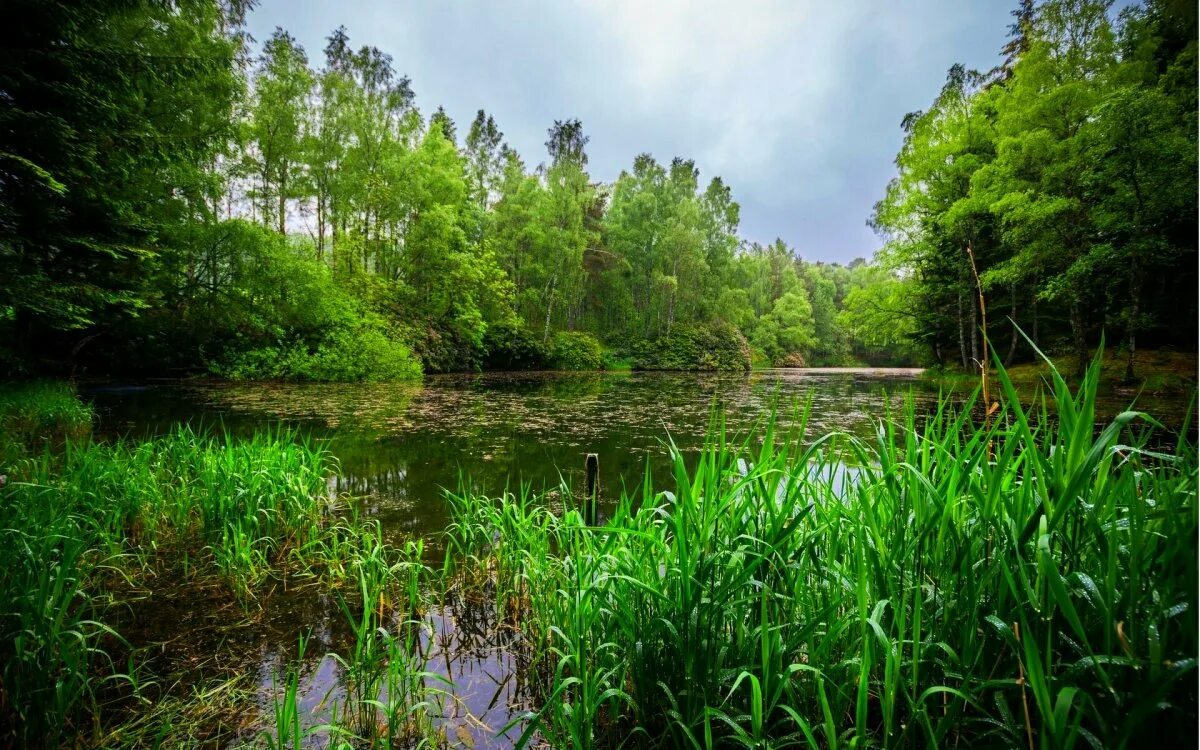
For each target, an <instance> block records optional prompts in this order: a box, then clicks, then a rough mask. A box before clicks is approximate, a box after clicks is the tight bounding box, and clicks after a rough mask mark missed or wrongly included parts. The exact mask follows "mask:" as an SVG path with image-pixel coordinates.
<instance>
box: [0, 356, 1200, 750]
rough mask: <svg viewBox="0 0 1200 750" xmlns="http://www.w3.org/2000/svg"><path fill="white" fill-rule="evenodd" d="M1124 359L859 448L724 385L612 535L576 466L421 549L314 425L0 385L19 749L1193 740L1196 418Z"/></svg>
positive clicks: (5, 552) (942, 405)
mask: <svg viewBox="0 0 1200 750" xmlns="http://www.w3.org/2000/svg"><path fill="white" fill-rule="evenodd" d="M1099 365H1100V362H1099V360H1097V361H1096V362H1094V363H1093V365H1092V368H1091V369H1090V370H1089V371H1088V374H1087V376H1086V377H1084V378H1083V380H1082V381H1081V382H1080V383H1079V384H1078V387H1077V388H1075V389H1074V390H1072V389H1071V387H1070V386H1068V384H1067V383H1066V382H1065V381H1064V380H1063V379H1062V378H1061V377H1060V376H1059V375H1058V374H1057V372H1055V371H1054V370H1053V369H1052V368H1051V370H1050V374H1049V377H1050V384H1051V390H1052V393H1051V394H1050V396H1052V398H1050V399H1047V398H1042V399H1038V400H1036V401H1034V402H1033V403H1030V402H1029V401H1028V400H1027V399H1026V400H1025V402H1024V403H1023V402H1022V399H1021V398H1019V397H1018V394H1017V392H1016V391H1015V390H1014V388H1013V386H1012V384H1011V381H1010V380H1009V379H1008V378H1007V376H1006V374H1005V373H1004V370H1003V369H1002V368H1000V369H999V370H998V372H997V381H996V382H995V383H994V384H993V385H992V394H993V396H994V397H995V406H992V405H990V404H984V403H981V402H980V400H979V394H978V392H977V393H976V394H975V395H973V396H971V397H969V398H967V399H965V400H962V399H958V398H951V397H936V396H931V397H927V398H925V399H917V398H914V397H913V396H912V395H908V396H905V397H902V398H900V399H899V400H894V399H893V400H886V399H885V400H882V401H881V402H880V403H881V404H882V406H881V408H880V409H879V410H878V412H877V413H876V414H875V415H873V416H872V417H871V419H870V429H866V430H850V429H826V428H824V426H823V423H822V422H821V421H820V417H819V415H818V414H816V413H815V412H814V409H813V402H812V401H809V402H807V403H805V402H801V403H796V404H778V403H777V404H776V406H775V407H774V408H773V409H768V410H767V411H766V413H764V414H762V415H761V418H759V419H757V420H756V421H753V422H752V423H751V424H750V426H748V427H746V426H744V425H742V423H738V424H737V425H736V426H735V425H734V424H733V423H728V422H727V421H726V415H727V411H726V410H725V409H723V408H722V405H721V404H720V403H718V401H719V399H716V398H714V399H712V400H711V401H710V402H709V405H708V408H707V412H706V414H705V417H704V420H705V424H706V425H707V427H706V428H704V429H703V430H702V435H701V436H700V437H699V438H698V439H697V440H695V441H691V442H686V444H684V445H682V446H681V444H679V443H677V442H676V441H675V440H674V438H673V437H672V436H671V434H670V433H671V431H670V429H666V430H664V431H663V433H662V438H663V442H662V444H661V445H662V447H663V452H664V459H663V462H662V463H661V464H657V465H655V466H653V467H652V466H651V465H650V463H646V465H645V466H646V468H645V470H644V472H643V473H642V474H641V476H640V478H638V479H635V480H633V481H625V482H623V484H624V486H623V488H622V489H620V490H619V491H617V490H613V489H611V488H609V489H606V493H607V496H606V498H605V500H606V501H605V503H604V505H603V513H602V516H601V518H600V519H599V521H598V522H597V523H594V524H589V523H588V522H587V520H588V518H587V514H585V513H584V512H583V510H584V504H583V498H582V497H581V493H580V491H579V490H580V487H579V483H577V482H576V483H574V484H575V485H576V486H575V487H574V490H573V489H572V487H571V486H569V485H570V484H572V483H573V482H570V481H567V482H564V483H563V485H562V486H558V487H553V486H551V487H549V488H547V489H545V490H540V489H536V488H534V487H533V486H532V485H530V484H528V483H521V484H518V485H516V486H511V487H509V488H508V489H507V491H505V490H504V489H499V490H498V489H496V488H494V487H489V486H486V485H483V484H480V483H478V482H473V481H472V480H471V479H470V478H468V477H466V476H462V477H456V476H446V477H444V479H443V483H444V484H445V486H446V487H447V488H448V489H447V490H446V491H445V492H443V493H441V496H440V497H438V498H435V499H431V500H430V502H437V503H439V504H440V507H441V511H440V512H441V513H442V514H443V515H442V516H441V518H442V519H443V520H442V521H441V522H440V524H441V528H439V529H438V530H436V531H431V530H429V529H421V530H419V531H418V532H416V533H403V532H401V533H397V532H396V530H395V529H389V528H385V525H384V524H383V523H381V521H380V519H379V518H378V517H376V516H375V515H373V514H372V512H371V509H370V508H369V507H364V506H363V504H362V503H360V502H358V501H357V500H356V498H354V497H350V496H348V495H347V493H346V492H344V491H343V489H344V488H343V486H342V485H341V484H339V481H338V479H337V477H338V476H339V474H340V471H341V469H340V467H339V465H338V461H337V459H336V458H335V457H334V456H333V454H332V453H331V452H330V450H329V449H328V445H327V444H326V443H324V442H322V441H321V440H318V439H315V438H314V437H313V436H312V435H311V434H309V433H308V432H306V431H304V430H302V429H297V428H295V427H286V426H274V427H263V428H260V429H256V430H253V431H249V432H246V431H238V430H234V429H227V430H223V429H221V428H203V427H195V426H188V425H183V424H174V425H171V426H167V427H164V428H162V429H160V430H157V432H156V434H154V435H153V436H149V437H146V438H144V439H129V438H123V439H120V438H119V439H108V438H105V439H100V438H99V437H97V438H96V439H90V438H89V435H90V434H91V430H92V425H93V420H94V419H95V415H94V414H93V411H92V407H91V406H89V405H88V404H87V403H85V402H84V401H81V400H80V399H79V398H78V396H77V395H76V393H75V391H74V389H73V388H72V387H71V386H69V385H67V384H64V383H39V384H30V385H25V386H20V387H15V388H10V389H9V390H8V391H7V392H6V393H5V394H4V395H3V396H2V397H0V433H2V437H0V439H2V446H0V459H2V461H3V469H2V471H3V473H4V477H3V480H2V481H3V485H2V486H0V571H2V572H0V638H2V641H0V657H2V659H3V672H2V675H0V677H2V686H3V700H0V743H3V744H11V745H15V746H18V747H56V746H64V747H66V746H70V747H125V746H129V747H134V746H138V747H145V746H151V747H176V746H183V745H189V746H190V745H204V746H220V747H241V746H246V747H266V748H285V747H287V748H299V747H355V748H358V747H397V746H413V747H418V746H434V747H437V746H463V747H485V746H486V747H511V746H526V745H529V746H549V747H556V748H592V747H617V746H624V747H736V746H744V747H781V746H797V747H813V748H818V747H821V748H832V747H840V746H864V745H872V746H883V747H898V746H935V747H941V746H957V745H959V744H962V745H963V746H971V747H977V746H997V747H1013V746H1020V747H1035V746H1036V747H1073V746H1079V747H1096V748H1100V747H1120V746H1140V745H1142V744H1144V743H1147V742H1152V741H1162V738H1164V737H1184V738H1186V737H1192V736H1194V734H1195V731H1196V727H1197V688H1196V671H1195V670H1196V659H1197V651H1198V644H1197V632H1198V631H1197V619H1196V595H1197V587H1198V584H1200V580H1198V578H1197V546H1196V543H1197V521H1198V518H1197V507H1196V495H1197V489H1198V488H1197V457H1196V450H1195V444H1194V439H1193V437H1192V436H1191V435H1190V434H1189V433H1190V429H1188V428H1187V427H1186V426H1187V425H1190V424H1191V423H1192V421H1193V418H1192V414H1191V411H1190V407H1189V410H1188V412H1187V413H1186V414H1181V415H1179V416H1180V417H1181V418H1180V419H1179V420H1178V422H1177V424H1182V425H1185V428H1183V429H1178V430H1176V429H1174V428H1172V427H1164V426H1163V425H1161V424H1159V421H1160V420H1156V419H1154V418H1151V417H1149V416H1147V415H1144V414H1141V413H1138V412H1134V411H1126V412H1120V413H1118V414H1116V415H1115V416H1107V415H1104V416H1102V415H1101V414H1100V413H1099V412H1098V411H1097V389H1098V387H1099V379H1100V373H1099ZM460 406H461V404H460ZM469 413H475V412H469ZM480 413H481V412H480ZM604 466H605V465H604V463H603V462H602V465H601V467H602V471H603V470H604ZM568 476H569V475H568ZM264 644H269V645H264Z"/></svg>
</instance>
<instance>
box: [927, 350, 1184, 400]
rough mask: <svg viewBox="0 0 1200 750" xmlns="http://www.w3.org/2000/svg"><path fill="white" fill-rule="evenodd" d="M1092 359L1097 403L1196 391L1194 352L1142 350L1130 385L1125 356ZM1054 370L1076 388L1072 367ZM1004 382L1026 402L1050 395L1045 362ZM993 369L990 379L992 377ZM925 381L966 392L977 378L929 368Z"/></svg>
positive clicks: (1022, 368)
mask: <svg viewBox="0 0 1200 750" xmlns="http://www.w3.org/2000/svg"><path fill="white" fill-rule="evenodd" d="M1092 356H1093V358H1095V357H1100V358H1101V360H1100V361H1101V370H1100V380H1099V383H1098V385H1097V390H1096V393H1097V397H1098V398H1099V399H1107V400H1119V401H1122V402H1123V403H1122V404H1121V405H1122V406H1127V405H1128V404H1129V402H1130V401H1131V400H1132V399H1133V398H1135V397H1141V398H1149V399H1154V398H1157V397H1179V396H1187V395H1190V394H1191V393H1192V392H1193V391H1195V389H1196V377H1197V354H1196V352H1177V351H1169V350H1154V349H1144V350H1142V351H1139V352H1138V353H1137V354H1136V355H1135V357H1134V365H1133V367H1134V375H1135V378H1134V380H1133V381H1129V382H1127V381H1126V380H1125V365H1126V362H1127V358H1128V355H1127V354H1125V353H1124V352H1121V351H1118V350H1114V349H1104V350H1102V351H1093V352H1092ZM1055 364H1056V365H1057V369H1058V370H1059V371H1060V372H1061V373H1063V375H1064V377H1066V378H1067V381H1068V382H1069V383H1071V384H1072V385H1075V386H1078V378H1075V377H1073V375H1072V373H1071V367H1072V363H1071V362H1068V361H1066V359H1061V358H1060V359H1059V360H1058V361H1057V362H1056V363H1055ZM1005 372H1006V373H1007V374H1008V378H1009V379H1010V380H1011V381H1012V383H1013V385H1014V386H1015V387H1016V389H1017V392H1018V393H1020V394H1022V395H1023V396H1024V397H1026V398H1027V399H1028V398H1029V397H1031V396H1032V395H1033V394H1034V392H1035V391H1036V390H1037V389H1038V388H1042V389H1043V390H1047V391H1049V392H1052V390H1053V379H1052V373H1051V364H1050V363H1049V362H1048V361H1046V360H1038V361H1036V362H1026V363H1022V364H1018V365H1012V366H1011V367H1008V368H1005ZM995 374H996V373H995V368H994V367H993V368H992V370H991V375H992V377H993V378H994V377H995ZM923 377H924V378H925V379H926V380H927V381H929V382H932V383H935V384H937V385H941V386H945V387H947V388H950V389H953V390H956V391H958V392H960V393H961V392H968V393H969V392H970V391H971V390H973V389H974V388H975V387H976V386H977V385H979V375H978V374H976V373H967V372H962V371H961V370H957V369H936V368H931V369H928V370H926V371H925V374H924V376H923Z"/></svg>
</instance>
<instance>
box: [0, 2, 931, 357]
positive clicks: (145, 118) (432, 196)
mask: <svg viewBox="0 0 1200 750" xmlns="http://www.w3.org/2000/svg"><path fill="white" fill-rule="evenodd" d="M27 5H28V6H29V7H28V8H26V9H25V11H26V12H27V14H28V17H29V19H30V20H29V22H28V23H26V24H23V25H22V26H21V27H19V29H18V30H17V31H18V33H17V38H16V39H15V40H12V43H11V44H9V45H7V46H6V48H5V50H4V51H3V52H2V53H0V54H3V56H4V58H5V59H4V60H3V62H2V63H0V67H2V68H3V73H2V75H3V80H0V90H3V91H5V92H6V94H7V96H8V98H9V100H10V102H11V103H12V104H13V105H14V106H12V107H11V108H9V109H8V110H7V111H6V113H5V114H3V115H0V117H3V118H4V120H5V127H4V128H3V129H2V134H0V138H3V139H4V142H3V144H2V145H0V155H2V158H0V170H2V174H3V180H2V181H0V190H2V191H3V192H2V193H0V201H2V205H3V208H2V211H3V213H2V216H3V219H2V220H0V233H2V239H0V248H2V250H0V263H2V264H3V274H4V276H5V278H6V281H7V283H6V284H5V285H4V289H3V291H2V292H0V323H2V324H3V326H4V327H5V328H6V329H7V330H9V331H11V333H12V335H11V336H5V337H3V338H0V341H12V342H13V345H12V347H11V348H6V349H5V350H4V352H3V356H4V357H5V364H6V365H7V367H8V368H9V369H13V370H17V371H21V370H26V371H29V370H33V371H38V370H52V371H53V370H57V371H63V370H69V371H72V372H74V371H77V370H81V369H82V370H83V371H88V370H89V369H90V371H92V372H111V371H120V370H125V371H145V372H152V373H155V374H177V373H186V372H198V371H205V370H207V371H209V372H212V373H216V374H220V375H225V376H230V377H267V378H300V379H335V380H346V379H348V380H354V379H361V378H390V377H404V376H409V375H414V374H417V373H419V372H420V371H421V370H422V369H423V370H425V371H448V370H470V369H479V368H504V369H509V368H543V367H562V368H568V369H596V368H600V367H602V366H605V365H606V364H607V365H611V364H622V363H625V364H628V363H631V362H632V363H633V364H635V365H637V366H639V367H649V368H655V367H661V368H669V369H676V368H694V367H700V368H711V367H715V368H733V369H739V368H743V367H749V364H750V352H751V347H752V350H753V352H754V356H755V357H756V361H757V362H759V363H761V364H789V363H791V364H799V363H822V364H843V363H849V362H856V361H873V362H881V361H907V360H911V359H912V357H913V352H912V351H911V350H910V348H909V342H908V341H907V340H905V339H902V338H896V339H886V338H880V337H879V336H878V335H877V334H876V332H875V331H874V330H872V326H870V325H869V324H866V325H864V323H863V316H864V315H869V314H870V313H871V310H872V309H873V308H872V307H871V306H869V305H868V306H863V305H856V304H855V300H856V299H858V298H859V297H861V296H862V295H863V290H865V289H867V288H876V287H881V286H882V287H886V286H887V285H889V284H892V283H895V282H896V281H897V277H896V275H895V274H889V273H887V272H884V271H881V270H880V269H879V268H876V267H874V266H871V265H868V264H866V263H864V262H855V263H853V264H851V265H850V266H849V267H844V266H840V265H836V264H821V263H806V262H803V261H802V260H800V258H799V256H798V255H797V254H796V252H795V251H794V250H793V249H792V248H789V247H788V246H786V245H785V244H784V243H783V242H782V241H776V242H775V243H773V244H771V245H768V246H765V247H764V246H761V245H758V244H749V243H746V242H743V241H742V240H741V239H739V237H738V213H739V208H738V204H737V203H736V202H735V200H734V198H733V195H732V192H731V190H730V187H729V186H727V185H726V184H725V183H724V182H722V180H721V179H720V178H713V179H711V180H709V181H707V182H704V181H702V180H701V178H700V175H699V172H698V170H697V168H696V166H695V164H694V163H693V162H692V161H689V160H687V159H683V158H675V159H673V160H671V161H670V162H669V163H660V162H659V161H657V160H656V159H655V158H654V157H652V156H650V155H648V154H643V155H640V156H638V157H637V158H636V159H635V160H634V163H633V164H632V165H631V166H630V167H629V169H628V170H626V171H624V172H623V173H622V174H621V175H620V177H619V178H618V179H617V180H616V181H615V183H613V184H603V183H600V182H598V181H596V180H594V179H593V178H592V177H591V176H590V175H589V174H588V155H587V144H588V136H587V135H585V134H584V130H583V126H582V124H581V123H580V122H579V121H578V120H570V119H568V120H563V121H558V122H555V123H553V126H552V127H550V128H549V131H548V139H547V141H546V154H545V155H544V158H543V160H542V161H541V162H540V163H538V164H537V165H536V166H531V165H530V164H529V163H527V162H526V161H525V160H524V159H523V158H522V157H521V155H519V154H517V153H516V152H515V151H514V150H513V149H512V148H510V147H508V146H507V145H506V144H505V142H504V135H503V133H502V132H501V131H500V128H499V126H498V125H497V123H496V122H495V120H494V119H493V118H492V117H491V116H489V115H488V114H486V113H485V112H483V111H482V110H481V111H480V112H479V113H478V115H477V116H476V117H475V119H474V121H473V122H471V123H470V125H469V126H468V127H461V126H459V125H458V124H456V123H455V122H453V121H452V120H451V119H450V118H449V117H448V116H447V114H446V113H445V112H444V111H443V110H442V109H441V108H438V109H436V110H434V111H432V112H431V113H430V114H429V115H428V116H427V117H426V116H425V115H423V114H422V112H421V111H420V110H419V109H418V107H417V103H416V100H415V97H414V95H413V91H412V88H411V86H410V82H409V80H408V79H407V78H406V77H404V76H403V75H401V74H399V73H398V72H397V70H396V66H395V65H394V63H393V60H392V58H391V56H389V55H388V54H385V53H384V52H382V51H381V50H379V49H377V48H374V47H362V48H360V49H357V50H356V49H354V48H353V46H352V44H351V41H350V38H349V37H348V35H347V32H346V30H345V29H341V28H340V29H337V30H335V31H334V32H333V33H332V34H330V35H329V37H328V40H327V44H326V46H325V49H324V50H323V51H322V53H321V55H320V57H321V63H320V64H319V66H316V65H314V63H313V61H312V60H310V56H309V54H308V52H307V51H306V50H304V49H302V48H301V47H300V45H299V44H298V43H297V42H296V40H295V39H294V38H293V37H292V36H290V35H289V34H288V33H287V32H286V31H284V30H282V29H278V30H276V31H275V33H274V34H272V35H271V37H270V38H269V39H267V40H265V41H264V42H263V43H262V44H261V47H257V46H256V45H255V42H254V40H252V39H250V38H248V36H247V35H246V33H245V32H244V31H243V26H242V21H243V20H244V14H245V12H246V11H247V10H248V8H247V7H246V4H244V3H230V4H225V3H218V2H216V1H215V0H183V1H182V2H178V3H161V4H160V3H125V2H110V3H103V2H101V3H89V4H87V6H86V7H76V5H75V4H71V3H41V2H38V3H28V4H27ZM864 299H866V298H864ZM856 312H857V315H856Z"/></svg>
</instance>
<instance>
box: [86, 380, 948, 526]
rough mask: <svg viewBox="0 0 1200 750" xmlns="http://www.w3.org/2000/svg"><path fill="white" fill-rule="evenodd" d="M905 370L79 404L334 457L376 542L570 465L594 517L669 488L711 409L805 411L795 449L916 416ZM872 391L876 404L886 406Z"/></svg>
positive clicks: (545, 483)
mask: <svg viewBox="0 0 1200 750" xmlns="http://www.w3.org/2000/svg"><path fill="white" fill-rule="evenodd" d="M919 373H920V371H919V370H907V369H873V370H867V369H864V370H799V369H797V370H765V371H756V372H754V373H752V374H750V375H745V376H744V375H717V374H682V373H564V372H532V373H487V374H479V375H434V376H427V377H426V378H425V379H424V381H423V382H421V383H355V384H330V383H294V384H293V383H245V384H238V383H228V382H195V381H185V382H175V383H169V384H150V385H137V386H97V387H93V388H92V389H90V390H87V389H85V391H84V395H85V396H86V397H87V398H89V399H90V400H92V401H93V402H94V404H95V406H96V409H97V412H98V416H99V426H100V431H101V433H102V434H103V435H105V436H110V437H111V436H117V435H125V436H128V437H131V438H134V439H137V438H141V437H145V436H147V435H151V434H154V433H158V432H162V431H164V430H167V429H170V428H171V427H172V426H173V425H175V424H178V423H180V422H191V423H192V424H195V425H198V426H200V425H208V426H210V427H211V426H214V425H218V424H220V425H224V427H225V428H226V429H228V430H230V431H232V432H235V433H241V432H249V431H252V430H254V429H258V428H262V427H264V426H268V425H277V424H281V423H282V424H286V425H289V426H293V427H298V428H299V429H300V431H301V432H302V433H304V434H307V435H309V436H310V437H311V438H312V439H314V440H317V441H320V442H321V443H323V444H324V445H325V447H327V449H328V450H329V451H330V452H331V453H332V454H333V455H334V456H336V457H337V459H338V463H339V464H340V467H341V470H340V472H339V476H338V477H336V478H335V479H334V480H333V481H335V482H336V489H337V490H339V491H341V492H344V493H348V494H350V495H352V496H354V497H355V498H357V499H358V501H359V503H360V506H359V507H360V510H361V511H363V512H364V514H365V515H367V516H369V517H376V518H378V519H379V520H380V522H381V523H382V524H383V526H384V528H385V530H386V531H388V532H390V533H401V532H407V533H416V534H422V535H426V536H430V537H431V540H430V541H432V542H436V538H435V536H436V534H437V533H438V532H440V531H441V530H442V528H443V527H444V525H445V522H446V508H445V503H444V502H443V499H442V498H443V493H444V490H445V489H451V490H453V489H456V488H457V487H458V484H459V481H460V477H461V478H463V479H464V480H465V479H468V478H469V480H470V481H471V483H472V484H473V485H474V486H475V487H476V488H478V489H480V490H482V491H483V492H485V493H488V494H495V495H499V494H501V493H503V492H504V491H505V490H506V489H507V490H509V491H513V492H515V491H517V490H518V488H519V486H520V484H522V483H525V484H527V485H529V487H531V488H532V489H533V490H534V491H539V492H540V491H541V490H542V489H548V490H554V489H556V488H558V487H559V486H560V485H561V483H562V482H563V481H566V482H567V483H568V484H569V485H571V486H573V487H578V486H580V485H581V483H582V474H583V465H584V457H585V455H586V454H587V453H597V454H598V455H599V458H600V483H601V485H600V486H601V498H602V502H605V503H611V502H614V501H615V500H616V499H617V498H618V497H619V495H620V492H621V488H622V485H623V484H625V485H629V484H630V483H632V484H634V485H636V484H638V483H640V482H641V481H642V480H643V478H644V473H645V471H646V468H647V464H648V465H649V468H650V470H651V473H652V475H654V476H658V477H661V479H663V480H668V479H669V478H670V474H669V472H668V467H669V460H668V453H669V449H668V444H667V442H666V441H667V440H668V439H669V440H671V441H673V442H674V443H675V445H676V446H677V447H679V448H680V450H682V451H685V452H687V451H693V450H696V449H697V448H698V447H699V446H700V445H701V444H702V441H703V438H704V434H705V431H706V429H707V427H708V424H709V419H710V414H711V412H712V410H713V408H714V406H719V408H720V409H721V410H722V411H723V413H724V416H725V420H726V424H727V426H728V428H729V431H730V433H731V434H737V433H739V432H745V431H746V430H747V429H748V428H750V427H751V426H753V424H754V423H755V421H756V420H759V419H761V418H762V417H763V416H764V414H766V413H768V412H770V410H771V407H772V406H773V405H775V406H776V407H777V409H778V412H779V414H780V416H779V421H780V422H781V423H783V424H784V425H789V424H791V423H792V418H791V413H792V411H793V407H801V408H802V407H803V406H804V405H805V404H806V403H807V402H808V401H809V400H810V399H811V405H812V411H811V416H810V419H809V423H808V430H807V433H808V436H809V438H810V439H811V438H812V437H814V436H818V435H822V434H824V433H826V432H830V431H834V430H838V431H847V432H851V433H854V434H858V435H860V436H866V435H868V434H870V433H871V432H873V429H874V428H873V425H874V423H875V422H876V421H877V419H878V417H879V416H880V415H882V414H884V412H885V404H886V406H890V407H891V408H893V409H895V408H900V407H901V406H902V405H903V400H904V398H905V396H906V394H908V393H909V392H914V393H915V394H916V396H917V398H918V399H920V400H921V401H922V402H929V401H932V400H934V398H935V395H936V394H934V393H933V392H931V391H929V390H928V389H925V388H922V384H921V381H920V380H919V379H917V375H918V374H919ZM885 392H886V393H887V394H889V395H888V396H887V397H886V399H885V396H884V394H885Z"/></svg>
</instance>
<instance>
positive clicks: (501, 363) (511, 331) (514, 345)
mask: <svg viewBox="0 0 1200 750" xmlns="http://www.w3.org/2000/svg"><path fill="white" fill-rule="evenodd" d="M483 346H484V349H485V350H486V352H487V353H486V354H485V355H484V361H483V362H484V367H485V368H486V369H488V370H545V369H547V368H548V367H549V366H550V353H549V351H548V349H547V347H546V345H545V344H543V343H542V341H541V339H540V338H538V337H537V336H536V335H535V334H534V333H533V332H532V331H530V330H529V329H528V328H526V327H525V326H523V325H521V324H520V323H515V322H508V323H493V324H492V325H490V326H488V329H487V333H486V334H484V337H483Z"/></svg>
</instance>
